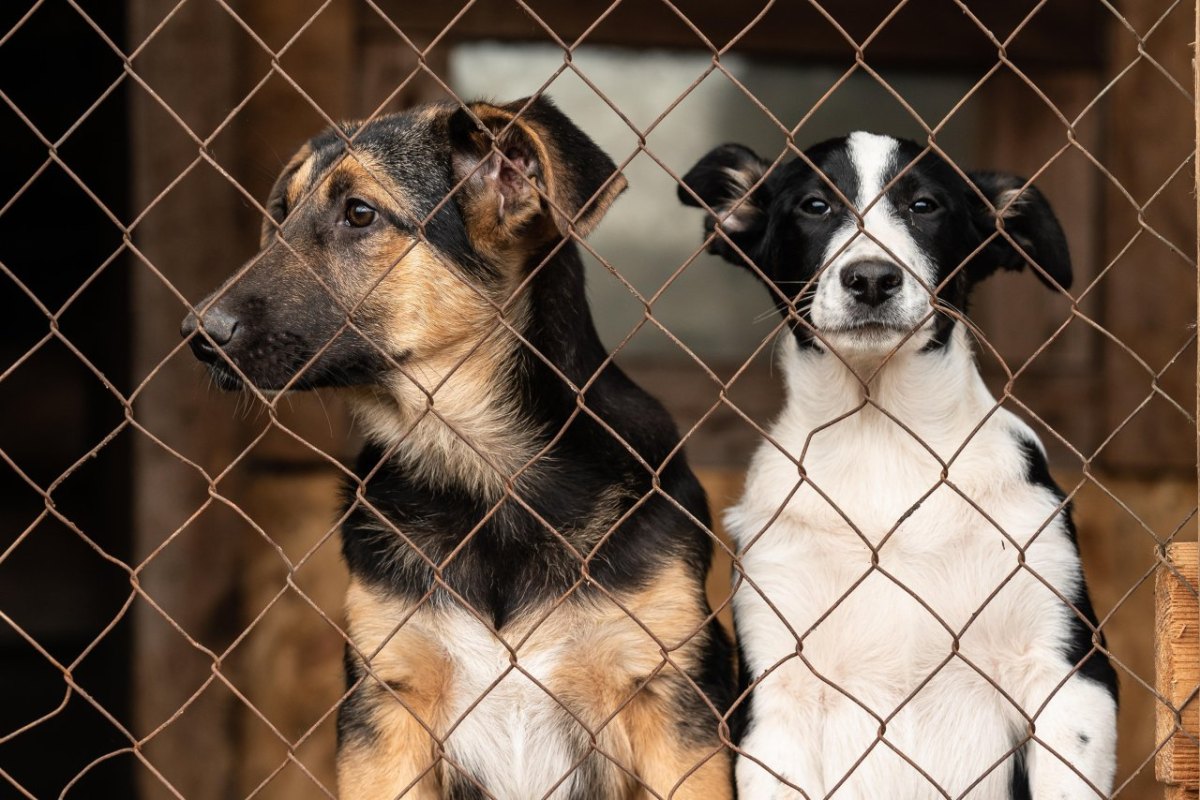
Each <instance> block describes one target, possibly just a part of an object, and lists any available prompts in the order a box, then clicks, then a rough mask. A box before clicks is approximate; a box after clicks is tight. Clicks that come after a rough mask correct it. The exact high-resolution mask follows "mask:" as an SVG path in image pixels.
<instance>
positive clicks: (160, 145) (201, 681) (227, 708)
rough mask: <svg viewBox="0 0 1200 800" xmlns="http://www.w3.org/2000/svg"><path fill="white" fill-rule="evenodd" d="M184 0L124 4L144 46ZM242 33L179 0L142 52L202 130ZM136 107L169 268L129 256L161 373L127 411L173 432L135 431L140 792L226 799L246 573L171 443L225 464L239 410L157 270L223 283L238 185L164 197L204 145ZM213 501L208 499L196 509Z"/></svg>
mask: <svg viewBox="0 0 1200 800" xmlns="http://www.w3.org/2000/svg"><path fill="white" fill-rule="evenodd" d="M174 5H175V3H174V2H172V1H171V0H155V1H154V2H149V1H147V2H138V3H130V4H129V15H130V16H129V32H130V37H129V38H130V41H131V43H133V44H134V45H140V44H141V43H142V42H143V41H144V40H145V39H146V37H147V36H148V35H149V34H150V33H151V32H152V31H153V30H154V29H155V28H156V27H157V26H158V25H159V22H160V21H161V20H162V19H163V18H164V16H165V15H166V14H167V13H168V11H170V10H171V7H172V6H174ZM235 34H236V31H235V29H234V22H233V20H232V19H230V18H229V16H228V15H227V14H225V13H223V12H222V11H221V10H220V9H219V8H218V7H216V6H215V5H212V6H211V7H206V6H201V5H199V4H195V3H193V4H190V5H189V6H185V7H183V8H181V9H180V11H179V12H178V14H176V16H175V17H174V18H173V19H172V21H171V22H170V23H169V24H167V25H166V26H164V27H163V28H162V29H161V30H160V31H159V32H158V33H157V34H156V35H155V37H154V39H153V40H152V41H151V42H150V43H149V44H148V45H146V47H145V48H144V49H143V50H142V52H141V53H140V54H139V55H138V57H137V58H136V59H135V60H134V62H133V69H134V71H135V72H136V73H137V75H138V76H139V77H140V78H141V79H143V80H144V81H145V82H146V83H147V84H148V85H149V86H150V87H152V88H153V90H154V91H155V93H157V94H158V95H159V96H160V97H161V98H162V100H163V102H165V103H167V104H169V105H170V106H171V108H172V109H173V110H174V112H175V113H177V114H178V115H179V117H180V118H181V119H183V120H184V121H185V122H186V124H187V125H188V126H189V127H191V129H192V130H193V131H194V132H195V134H196V136H198V137H199V138H201V139H204V138H206V137H208V136H209V135H210V134H211V133H212V132H213V130H215V129H216V127H217V125H218V124H219V123H220V121H221V119H222V117H223V116H224V115H225V114H226V113H228V110H229V109H230V108H231V107H232V106H233V105H234V104H235V103H236V102H237V98H236V94H235V86H234V70H233V67H232V65H233V63H235V62H234V60H233V59H231V58H230V55H229V54H230V52H231V51H232V50H233V48H234V45H235V42H236V41H237V40H236V35H235ZM130 113H131V117H130V130H131V136H132V147H131V148H130V152H131V153H132V173H133V174H132V186H133V192H132V197H133V206H134V210H135V212H137V213H141V212H142V210H143V209H146V208H147V207H148V206H151V205H152V206H153V208H151V210H150V211H148V212H147V213H146V215H145V217H144V219H142V221H141V222H140V223H139V224H138V225H137V226H136V227H135V228H134V230H133V233H132V240H133V243H134V245H135V246H136V247H137V249H138V251H139V252H140V253H141V254H142V255H143V256H144V258H145V260H146V261H148V262H150V264H152V265H153V268H154V270H158V272H159V273H161V275H162V278H160V277H159V276H158V275H156V274H155V272H154V270H152V269H151V267H150V266H148V265H147V264H145V263H143V262H142V261H140V260H137V259H136V258H135V259H131V261H132V263H131V269H132V277H131V291H132V295H133V301H132V306H133V308H134V309H135V310H136V313H134V315H133V333H134V335H133V354H132V359H131V361H132V370H133V375H134V376H135V379H136V380H142V379H143V378H145V377H146V376H148V375H150V374H151V373H153V377H152V378H150V379H149V380H148V382H147V383H146V385H145V387H144V388H143V389H142V390H141V391H140V393H139V394H138V395H137V398H136V399H135V400H134V403H133V409H132V411H133V418H134V420H135V421H136V422H137V424H138V425H140V426H142V427H143V428H144V429H145V430H147V431H149V432H150V434H152V435H153V436H155V437H158V438H159V439H160V440H161V441H162V442H163V443H164V444H165V446H164V444H159V443H157V442H155V441H153V440H152V439H151V438H150V436H146V435H138V436H137V438H136V439H135V446H134V468H135V472H134V478H133V488H134V492H133V497H134V526H135V532H134V562H135V563H140V562H142V561H145V560H146V559H149V560H148V562H147V563H146V566H145V569H144V570H142V571H141V572H140V573H139V575H138V582H139V584H140V586H141V588H142V589H143V591H144V592H145V593H146V595H147V596H148V597H149V598H151V599H152V601H153V603H154V604H155V605H157V606H158V607H159V608H161V609H162V611H161V612H160V611H159V610H156V609H155V608H154V606H153V605H151V602H150V601H145V600H142V599H139V601H138V604H137V606H136V607H135V635H134V647H133V650H134V652H133V680H134V687H135V690H134V693H133V697H134V707H133V729H134V731H135V735H136V736H138V737H139V739H141V740H142V741H141V742H139V746H138V748H139V750H140V751H142V752H143V753H144V755H145V757H146V758H147V760H149V762H150V763H152V764H153V765H154V768H155V769H156V770H157V771H158V772H159V773H160V774H161V775H162V776H163V779H162V780H160V779H159V778H157V777H155V776H154V775H153V774H152V773H151V772H150V770H145V769H143V770H141V771H140V772H139V773H138V787H139V792H138V796H139V797H144V798H159V797H172V796H174V797H178V796H179V795H180V794H182V795H184V796H186V797H187V798H189V800H221V798H228V797H232V796H234V791H235V787H234V783H233V775H234V766H235V764H236V760H237V749H238V748H237V742H236V741H234V740H233V738H232V737H231V736H230V731H231V728H232V726H233V724H234V720H235V719H236V715H237V713H238V705H239V703H238V701H237V699H236V698H235V697H234V696H233V695H231V694H230V693H229V692H228V691H224V689H223V687H221V686H219V685H214V684H213V683H212V682H211V680H212V669H213V659H212V658H211V657H210V656H209V655H208V654H206V653H205V652H204V651H203V650H202V649H201V648H208V649H209V650H210V652H215V651H219V650H220V649H222V648H223V647H224V646H225V645H226V644H227V643H228V642H229V641H230V640H231V639H232V638H233V636H235V635H236V633H237V631H238V630H239V629H240V624H239V620H238V618H237V615H236V614H231V613H230V610H231V609H232V608H234V607H235V606H236V602H237V597H236V589H237V584H236V582H235V581H234V580H233V579H232V577H231V576H233V575H236V574H237V573H238V563H239V561H240V559H241V553H242V547H243V544H244V539H243V538H241V537H240V536H239V535H238V533H236V529H237V525H238V520H237V518H236V516H235V515H234V514H233V512H232V511H230V510H229V509H228V508H227V507H224V506H223V505H222V504H221V503H219V502H216V501H211V502H210V490H211V487H210V486H209V484H208V482H207V481H205V480H204V478H203V477H202V476H201V475H200V474H199V473H198V472H197V471H196V470H195V469H194V468H192V467H190V466H188V465H186V464H184V463H183V462H181V461H180V459H179V457H178V456H177V455H175V454H174V453H172V452H170V450H168V449H167V447H170V448H171V449H173V450H174V451H176V452H177V453H179V454H181V455H183V456H185V457H186V458H188V459H189V460H191V461H192V462H193V463H195V464H197V465H199V466H200V467H201V468H203V469H204V470H206V471H207V472H208V474H209V475H210V476H211V475H216V474H218V473H219V472H220V471H221V470H222V469H223V468H224V467H225V466H226V465H227V464H228V463H229V462H230V460H231V459H232V458H233V456H234V454H235V453H236V452H237V449H238V446H237V443H238V438H237V436H236V433H235V425H234V423H233V420H234V419H235V418H236V415H235V414H234V413H233V410H234V409H233V402H232V401H231V400H229V399H228V398H221V397H220V396H219V395H218V394H217V393H215V392H209V391H207V387H206V382H205V380H204V378H203V376H202V373H201V371H200V370H199V369H198V367H197V365H196V363H195V360H194V359H193V358H192V357H191V354H190V353H188V352H186V351H183V352H179V353H176V354H175V355H174V357H171V358H169V359H166V357H167V355H168V354H169V353H170V352H171V349H172V348H174V347H175V346H176V345H178V343H179V323H180V320H182V319H183V316H184V313H185V310H186V309H185V306H184V304H183V303H181V302H179V301H178V300H177V298H176V297H175V295H174V294H173V293H172V292H171V291H170V290H169V289H168V288H167V287H166V285H165V284H164V282H163V279H165V280H166V281H168V282H169V283H170V284H171V285H172V286H174V287H175V288H176V289H177V290H178V291H179V292H181V293H183V295H184V296H185V297H187V298H188V299H189V300H190V301H192V302H196V301H198V300H199V299H200V298H202V297H203V296H204V295H205V293H207V291H208V290H209V289H210V288H211V287H212V285H214V284H215V282H216V275H215V273H217V272H218V271H224V270H225V269H226V268H232V267H233V266H234V265H235V258H236V257H237V256H236V247H235V245H234V242H235V240H236V235H235V234H236V231H237V219H236V198H235V197H234V195H233V193H232V192H231V191H230V189H229V186H228V183H227V182H226V181H225V179H224V178H222V177H220V176H219V175H218V174H217V173H216V172H215V171H214V170H213V169H212V168H211V167H210V166H208V165H207V164H200V165H198V166H197V167H196V168H195V169H193V170H192V172H191V173H189V175H188V176H187V177H186V178H184V179H183V180H181V181H180V183H179V184H178V185H176V186H175V187H174V188H173V189H171V190H170V191H169V192H167V194H166V195H164V196H163V197H161V198H158V195H159V193H160V192H162V191H163V190H164V189H165V188H166V187H167V186H168V185H169V184H170V183H171V181H172V180H174V179H175V178H176V176H178V175H179V174H180V172H181V171H182V170H183V169H184V168H185V167H187V165H188V164H189V163H191V162H192V161H193V160H194V159H195V158H196V157H197V155H198V153H199V152H200V147H199V145H198V144H197V143H196V142H195V141H194V140H193V139H192V138H191V137H190V136H188V135H187V134H185V133H184V132H183V131H182V130H181V129H180V127H179V126H178V125H177V124H176V122H175V121H174V120H173V119H172V118H171V117H170V115H169V114H168V113H167V112H166V111H165V110H164V109H163V108H162V105H160V103H159V101H158V100H156V99H154V98H153V97H152V96H151V95H150V94H149V93H148V92H146V91H145V90H143V89H141V88H135V89H131V90H130ZM164 359H166V360H165V362H164ZM160 362H162V363H161V366H160ZM235 482H236V476H231V477H230V479H228V480H223V481H221V483H220V484H219V486H218V488H217V491H219V492H220V493H221V494H223V495H229V494H230V493H236V487H235V486H233V485H232V484H234V483H235ZM206 503H207V508H206V510H205V511H204V512H203V513H201V514H200V515H199V516H197V517H195V518H194V519H191V518H190V517H191V515H192V514H193V513H194V512H196V511H197V510H198V509H200V508H202V507H205V504H206ZM168 539H170V540H171V541H170V543H169V544H166V546H165V547H163V549H162V550H161V551H159V552H157V554H154V552H155V550H156V549H157V548H159V547H160V546H162V545H163V544H164V542H166V541H167V540H168ZM152 554H154V555H153V557H152V558H151V557H150V556H151V555H152ZM164 614H165V615H166V616H169V618H170V621H168V620H167V619H166V618H165V617H164ZM176 626H178V627H176ZM180 630H182V631H183V632H184V633H183V634H181V633H180ZM185 635H186V636H189V637H192V638H193V640H194V641H196V642H197V643H198V644H199V645H200V647H196V646H193V644H191V643H190V642H189V641H188V640H187V639H186V638H185ZM206 682H209V683H208V686H207V688H206V689H204V691H203V692H201V693H200V694H199V695H198V696H196V697H194V698H193V693H195V692H197V691H198V690H199V689H200V688H201V687H202V686H204V685H205V683H206ZM181 709H185V710H183V711H182V713H180V716H178V717H177V718H173V715H175V714H176V713H177V712H180V710H181ZM163 780H165V781H166V782H168V783H169V784H170V785H171V787H172V789H168V788H167V787H166V786H164V783H163Z"/></svg>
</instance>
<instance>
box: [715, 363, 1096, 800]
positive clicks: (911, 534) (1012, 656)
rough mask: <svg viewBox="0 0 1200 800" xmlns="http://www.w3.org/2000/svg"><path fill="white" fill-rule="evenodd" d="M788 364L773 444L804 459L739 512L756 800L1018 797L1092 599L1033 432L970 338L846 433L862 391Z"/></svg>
mask: <svg viewBox="0 0 1200 800" xmlns="http://www.w3.org/2000/svg"><path fill="white" fill-rule="evenodd" d="M784 351H785V352H784V356H783V365H784V370H785V375H786V377H787V379H788V383H789V387H788V388H789V398H788V403H787V406H786V407H785V409H784V411H783V413H782V415H781V417H780V418H779V420H777V422H776V423H775V424H774V425H773V427H772V429H771V435H772V437H773V438H774V439H775V441H776V442H778V443H779V444H780V445H782V447H783V448H786V449H787V451H788V452H787V453H784V452H781V450H780V449H779V448H777V447H775V446H773V445H771V444H769V443H768V444H765V445H763V446H762V448H761V449H760V450H759V452H758V454H757V455H756V457H755V459H754V461H753V463H752V465H751V467H750V470H749V473H748V475H747V483H746V491H745V494H744V496H743V497H742V499H741V500H740V502H739V503H738V504H737V505H736V506H735V507H733V508H732V509H730V510H729V511H728V512H727V514H726V523H727V526H728V528H729V530H730V533H731V535H732V536H733V537H734V539H735V542H736V544H737V546H738V550H739V551H740V552H741V554H742V557H741V563H742V566H743V569H744V574H745V580H744V581H743V582H742V583H741V585H740V586H739V587H738V589H737V591H736V593H735V595H734V609H735V615H736V622H737V627H738V637H739V641H740V643H741V646H742V650H743V652H744V653H745V658H746V664H745V665H744V667H745V668H748V669H749V675H750V677H751V678H752V679H753V678H757V679H758V682H757V683H756V684H755V686H754V690H753V692H754V693H753V702H752V709H753V710H752V712H751V713H752V715H753V719H752V721H751V723H750V728H749V732H748V734H747V738H746V741H745V742H744V743H743V747H744V748H745V749H746V750H747V752H749V753H750V756H751V758H743V759H741V760H740V762H739V766H738V779H739V785H740V788H741V791H742V795H743V796H744V797H746V798H747V799H748V800H758V798H767V797H770V798H779V797H785V796H787V797H791V796H793V795H792V794H784V793H779V791H780V789H779V787H780V784H779V783H778V781H777V779H776V777H775V776H772V775H771V774H770V772H775V773H776V775H777V776H779V777H783V778H784V779H785V780H786V781H788V782H789V783H792V784H793V785H796V786H800V787H801V788H804V789H805V790H806V791H807V792H808V793H809V794H810V795H811V796H813V797H823V796H826V795H827V794H828V793H830V792H833V796H834V797H836V798H864V800H865V798H877V797H879V796H881V794H880V792H881V791H883V790H882V789H881V787H887V789H886V796H887V797H889V798H895V799H896V800H906V799H907V800H915V798H927V797H929V798H932V797H940V796H943V795H942V791H941V790H944V791H945V792H947V793H948V794H949V796H951V797H959V796H966V797H970V798H989V799H991V798H1008V797H1009V794H1008V791H1009V790H1008V787H1009V784H1010V780H1011V774H1012V771H1013V767H1012V760H1011V759H1009V758H1008V756H1009V755H1010V754H1011V752H1012V750H1013V748H1014V744H1015V743H1017V742H1018V741H1019V740H1020V738H1021V737H1023V736H1024V734H1025V731H1026V728H1027V724H1026V723H1027V716H1026V714H1028V715H1030V716H1033V715H1036V714H1037V712H1038V711H1039V710H1040V708H1041V707H1042V706H1043V705H1044V704H1046V701H1047V698H1048V697H1049V696H1050V694H1051V692H1053V691H1054V689H1055V688H1056V681H1055V680H1048V679H1047V677H1046V674H1047V669H1050V670H1051V672H1054V671H1055V670H1056V671H1057V673H1058V676H1057V679H1058V681H1062V680H1065V679H1066V677H1067V675H1068V674H1069V671H1070V665H1068V664H1066V663H1065V661H1063V662H1062V663H1060V664H1057V665H1055V664H1054V663H1053V662H1054V660H1055V657H1056V654H1057V655H1058V657H1059V659H1060V660H1061V653H1062V651H1063V649H1064V644H1063V636H1064V630H1065V629H1066V623H1067V615H1068V614H1069V613H1071V612H1070V611H1069V608H1068V607H1067V606H1066V605H1065V604H1064V603H1063V602H1062V600H1061V599H1060V596H1061V597H1066V598H1073V597H1075V596H1076V593H1077V591H1078V588H1079V574H1080V573H1079V567H1078V556H1077V553H1076V550H1075V546H1074V544H1073V543H1072V542H1071V541H1070V539H1069V537H1068V535H1067V532H1066V527H1065V524H1064V520H1063V518H1062V516H1061V515H1060V514H1058V513H1057V511H1058V499H1057V498H1056V497H1055V496H1054V494H1053V493H1052V492H1051V491H1050V490H1049V489H1047V488H1046V487H1043V486H1038V485H1035V484H1031V483H1029V482H1028V480H1027V477H1026V475H1027V469H1028V465H1027V463H1026V458H1025V454H1024V453H1023V451H1022V446H1021V442H1022V440H1024V441H1027V442H1031V441H1036V439H1035V437H1034V436H1033V434H1032V432H1031V431H1029V429H1028V428H1027V427H1026V426H1025V425H1024V424H1023V423H1022V422H1020V421H1019V420H1018V419H1017V418H1016V417H1014V416H1012V415H1011V414H1009V413H1008V412H1006V411H1004V410H1002V409H996V408H995V402H994V401H993V400H992V398H991V397H990V395H989V394H988V392H987V390H986V388H985V387H984V386H983V384H982V381H980V380H979V377H978V374H977V373H976V371H975V369H974V367H973V364H972V363H970V353H969V350H967V347H966V343H965V342H962V341H958V342H955V343H954V346H952V347H951V349H950V351H949V352H943V353H937V354H931V355H925V354H917V353H911V354H901V356H900V358H907V359H911V361H910V362H909V363H908V364H903V363H901V364H898V365H897V367H896V368H895V369H894V370H892V371H891V373H887V372H885V373H884V374H883V375H882V376H881V377H880V378H879V379H878V381H877V382H873V385H872V397H873V398H874V399H875V401H876V402H878V404H879V406H880V407H882V409H884V411H880V410H879V409H877V408H875V407H872V406H871V405H867V406H865V407H863V408H861V409H860V410H858V411H856V412H854V413H852V414H850V415H849V416H844V418H841V419H839V418H840V417H843V415H846V414H847V413H848V412H851V411H853V409H855V408H856V407H858V406H859V405H860V404H861V402H862V400H861V398H862V396H863V391H862V388H861V384H860V383H859V382H858V380H857V379H856V378H855V377H854V376H853V375H852V374H850V372H849V371H848V370H847V369H846V368H845V367H844V366H843V365H841V364H840V363H837V362H833V359H832V358H831V357H829V356H825V355H821V354H817V353H802V352H800V351H799V350H798V348H797V347H796V346H795V345H794V343H793V342H791V341H790V339H789V341H788V342H787V343H786V344H785V346H784ZM918 359H925V362H921V361H918ZM956 360H958V363H956ZM963 360H965V361H963ZM831 362H833V363H831ZM914 373H915V374H914ZM939 373H940V374H939ZM884 412H887V413H884ZM889 415H890V416H889ZM834 420H837V421H836V422H835V421H834ZM830 423H832V424H830ZM796 461H802V464H803V470H804V476H805V478H804V480H803V481H802V480H801V477H800V476H801V472H800V469H799V467H798V465H797V463H796ZM780 509H782V510H780ZM1016 545H1019V546H1020V547H1022V548H1026V550H1025V555H1024V565H1022V563H1021V558H1020V557H1019V553H1020V550H1019V548H1018V546H1016ZM736 579H737V576H736V575H735V580H736ZM1101 694H1102V693H1101ZM881 732H882V733H881ZM764 766H765V767H767V768H768V769H763V767H764ZM768 770H770V771H768ZM935 784H936V785H937V786H938V787H940V790H939V789H938V788H935V786H934V785H935ZM835 789H836V791H835ZM794 796H796V797H799V796H800V795H798V794H796V795H794ZM1057 796H1061V797H1072V798H1073V797H1075V796H1076V795H1075V794H1062V795H1056V797H1057ZM1080 796H1083V795H1080Z"/></svg>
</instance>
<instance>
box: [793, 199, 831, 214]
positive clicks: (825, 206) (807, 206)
mask: <svg viewBox="0 0 1200 800" xmlns="http://www.w3.org/2000/svg"><path fill="white" fill-rule="evenodd" d="M800 210H801V211H803V212H804V213H805V214H808V215H809V216H810V217H823V216H825V215H826V214H828V213H829V203H827V202H825V201H824V200H822V199H821V198H819V197H806V198H804V199H803V200H801V201H800Z"/></svg>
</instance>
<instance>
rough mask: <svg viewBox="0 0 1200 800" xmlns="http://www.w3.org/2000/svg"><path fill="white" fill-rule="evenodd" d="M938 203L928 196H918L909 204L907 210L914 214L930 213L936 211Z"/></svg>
mask: <svg viewBox="0 0 1200 800" xmlns="http://www.w3.org/2000/svg"><path fill="white" fill-rule="evenodd" d="M937 207H938V204H937V203H935V202H934V201H933V198H930V197H918V198H917V199H916V200H913V201H912V203H911V204H910V205H909V207H908V210H909V211H911V212H912V213H914V214H932V213H933V212H934V211H937Z"/></svg>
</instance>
